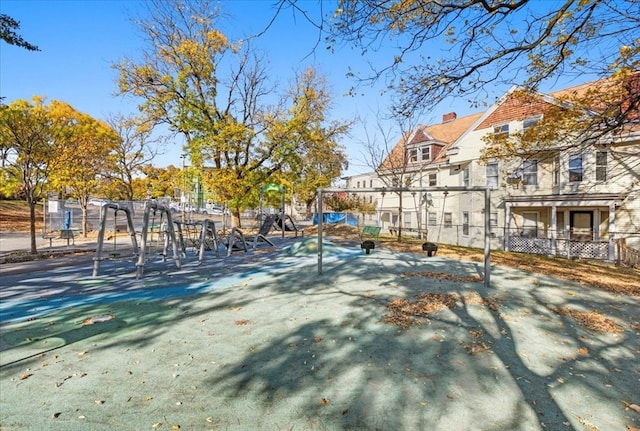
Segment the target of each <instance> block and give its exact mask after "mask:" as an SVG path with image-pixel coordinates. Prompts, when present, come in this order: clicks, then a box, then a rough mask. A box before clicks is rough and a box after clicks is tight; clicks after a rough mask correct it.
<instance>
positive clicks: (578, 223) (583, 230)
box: [569, 211, 593, 241]
mask: <svg viewBox="0 0 640 431" xmlns="http://www.w3.org/2000/svg"><path fill="white" fill-rule="evenodd" d="M569 214H570V217H571V220H570V223H571V239H572V240H574V241H593V211H571V212H570V213H569Z"/></svg>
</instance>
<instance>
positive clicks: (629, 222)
mask: <svg viewBox="0 0 640 431" xmlns="http://www.w3.org/2000/svg"><path fill="white" fill-rule="evenodd" d="M588 85H592V84H586V85H583V86H580V88H578V87H576V88H575V89H566V90H563V92H558V93H554V94H551V95H543V94H540V95H538V96H537V97H536V99H535V100H534V101H533V102H532V101H529V102H528V103H523V102H522V100H521V99H519V98H517V97H515V96H514V94H515V89H512V90H510V91H509V92H508V93H507V94H505V95H504V96H503V97H502V98H501V99H500V100H499V101H498V102H497V103H496V104H495V105H493V106H492V107H491V108H490V109H488V110H487V111H486V112H483V113H479V114H475V115H471V116H467V117H463V118H456V116H455V114H448V115H447V116H445V117H444V118H443V120H444V121H443V122H442V123H441V124H437V125H431V126H421V127H419V128H418V129H416V131H415V132H414V133H413V134H412V135H411V136H410V138H409V139H401V140H400V141H399V142H398V144H397V148H396V149H394V151H392V155H393V154H394V153H395V154H396V157H397V155H398V154H402V157H403V158H404V159H403V161H404V167H403V175H404V178H405V180H406V181H405V182H404V184H403V185H408V186H412V185H413V186H418V185H419V186H437V187H442V186H463V187H474V186H488V187H490V188H491V190H492V197H491V209H490V211H489V214H490V215H489V217H490V224H491V229H492V232H491V235H492V248H493V249H504V250H511V251H521V252H529V253H540V254H546V255H559V256H567V257H581V258H596V259H604V260H613V259H614V258H615V240H616V239H617V238H625V239H626V242H627V244H628V245H630V246H632V247H634V248H640V127H637V126H638V125H637V124H634V123H633V122H631V123H630V124H629V127H627V128H625V129H624V131H623V132H619V133H616V134H615V135H612V134H607V135H604V136H602V137H598V139H597V140H594V141H593V142H591V143H589V144H588V145H580V146H576V145H570V144H568V143H567V142H561V143H558V144H557V145H553V146H551V147H548V148H546V149H545V151H540V152H539V153H537V154H536V156H534V157H532V156H527V157H513V158H512V159H511V160H509V161H506V162H505V161H504V160H503V159H502V160H500V161H498V160H488V161H482V160H481V155H482V150H483V149H484V148H485V147H486V146H487V141H486V137H487V136H490V135H500V136H503V137H504V139H506V140H508V139H509V137H510V136H512V135H517V134H518V132H522V131H524V130H527V129H528V128H530V127H535V125H536V123H537V122H538V121H539V120H540V119H541V118H542V116H543V115H544V113H545V112H547V111H546V108H547V107H548V106H551V105H554V106H562V105H561V103H562V102H560V101H558V100H557V99H556V97H558V95H559V94H567V93H568V92H570V91H573V90H575V91H580V89H581V88H584V87H586V86H588ZM635 118H637V117H635ZM632 119H633V117H632ZM392 155H390V157H392ZM393 175H394V173H393V172H391V169H389V170H388V171H387V172H386V173H385V172H384V171H383V173H382V176H383V177H385V176H387V178H386V181H385V179H384V178H383V179H382V180H381V183H382V185H384V184H386V185H387V186H390V181H389V178H391V177H393ZM368 181H370V182H371V181H375V180H372V179H369V180H368ZM351 186H353V184H351ZM385 195H386V196H384V198H383V197H382V196H379V197H378V202H379V214H380V217H379V218H380V224H381V226H382V227H383V228H384V229H389V228H391V229H393V228H394V227H397V223H398V222H399V217H398V208H399V207H400V205H399V204H400V202H402V205H401V207H402V212H403V214H402V215H403V217H402V226H403V228H404V229H406V230H407V231H412V230H420V231H425V230H426V231H427V238H428V239H429V240H431V241H436V242H440V243H447V244H457V245H463V246H481V245H482V243H483V241H484V217H485V211H484V196H483V194H482V193H478V192H472V191H455V192H454V191H452V192H449V193H447V192H442V191H434V192H432V193H423V194H416V193H408V195H407V193H404V194H403V197H402V201H400V199H399V197H398V196H397V195H395V194H393V193H387V194H385ZM372 199H373V198H372ZM425 226H426V229H425Z"/></svg>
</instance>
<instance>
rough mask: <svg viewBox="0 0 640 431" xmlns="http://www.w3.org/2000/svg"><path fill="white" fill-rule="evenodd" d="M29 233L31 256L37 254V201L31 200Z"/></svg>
mask: <svg viewBox="0 0 640 431" xmlns="http://www.w3.org/2000/svg"><path fill="white" fill-rule="evenodd" d="M29 233H30V236H31V254H37V253H38V249H37V247H36V201H35V200H34V199H29Z"/></svg>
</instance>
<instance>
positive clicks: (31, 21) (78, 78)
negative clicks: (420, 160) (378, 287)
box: [0, 0, 476, 175]
mask: <svg viewBox="0 0 640 431" xmlns="http://www.w3.org/2000/svg"><path fill="white" fill-rule="evenodd" d="M274 3H275V0H221V1H220V6H221V7H222V8H223V10H224V11H226V12H227V13H229V14H230V15H231V18H230V20H229V21H228V22H226V23H225V24H224V25H223V27H222V28H221V30H222V31H223V33H225V34H226V35H227V36H228V37H229V38H230V39H232V40H235V39H238V38H242V37H245V36H247V35H251V34H255V33H257V32H260V31H262V30H263V29H264V28H265V27H266V25H267V24H268V22H269V21H270V20H271V18H272V17H273V15H274V12H275V11H274V9H273V4H274ZM298 5H299V6H300V7H302V8H304V9H306V10H307V11H308V12H309V13H310V14H311V15H312V16H318V14H319V10H318V8H319V2H318V1H316V0H299V1H298ZM330 7H331V3H330V2H327V1H326V0H325V2H324V8H325V12H326V11H328V10H329V9H330ZM142 9H143V4H142V2H141V1H139V0H108V1H107V0H66V1H58V0H2V1H0V13H3V14H7V15H9V16H11V17H12V18H14V19H16V20H18V21H19V22H20V30H19V31H18V32H19V34H20V35H21V36H22V37H23V38H24V39H26V40H27V41H28V42H30V43H32V44H35V45H37V46H38V47H39V48H40V49H41V51H40V52H32V51H27V50H25V49H22V48H18V47H14V46H10V45H7V44H6V43H4V42H2V43H0V95H1V96H4V97H5V100H4V102H5V103H9V102H11V101H13V100H16V99H30V98H31V97H32V96H34V95H39V96H46V97H47V98H48V99H49V100H52V99H55V100H60V101H64V102H67V103H69V104H71V105H72V106H73V107H74V108H75V109H77V110H79V111H82V112H86V113H88V114H90V115H91V116H93V117H95V118H100V119H105V118H108V117H109V116H111V115H114V114H128V113H132V112H136V103H135V101H133V100H131V99H124V98H122V97H119V96H115V95H114V94H115V92H116V90H117V87H116V78H117V76H116V74H115V72H114V70H113V69H112V68H111V67H110V65H111V64H113V63H114V62H117V61H118V60H121V59H123V58H124V57H130V58H136V56H137V55H138V53H139V51H140V48H141V47H142V46H143V42H142V40H141V38H140V35H139V33H138V30H137V28H136V26H135V25H134V24H133V23H132V21H131V17H133V16H139V13H140V11H141V10H142ZM318 37H319V36H318V30H317V29H316V28H314V27H313V26H311V25H310V24H309V23H308V22H306V21H305V20H304V19H303V17H302V16H301V15H300V14H297V15H295V16H294V15H293V14H292V12H291V10H285V11H284V12H282V13H281V14H280V15H279V17H278V18H277V20H276V22H275V23H274V25H273V26H272V27H271V28H270V29H269V31H268V32H267V33H266V34H265V35H264V36H262V37H261V38H260V39H259V40H257V41H254V42H253V43H252V46H253V47H254V48H258V49H260V50H262V51H263V52H264V53H265V54H266V55H267V56H268V58H269V61H270V71H271V74H272V76H273V77H274V78H275V80H276V81H278V82H279V86H280V90H282V91H284V90H285V89H286V88H287V87H288V86H289V84H290V83H291V81H292V80H293V77H294V74H295V72H296V71H302V70H303V69H304V68H306V67H307V66H309V65H314V66H315V67H316V68H317V69H318V70H319V71H320V72H321V73H323V74H324V75H326V76H327V80H328V82H329V86H330V88H331V90H332V92H333V95H334V101H335V103H334V108H333V110H332V117H333V118H336V119H351V118H355V117H359V118H362V119H363V120H364V121H365V122H366V128H367V129H368V130H369V132H370V133H371V132H375V130H374V129H375V128H376V121H377V118H378V117H379V113H384V112H386V107H387V104H388V101H387V99H386V96H381V95H380V88H371V87H362V86H361V87H359V91H358V92H357V94H358V95H357V96H356V97H349V96H345V93H346V92H347V91H348V90H349V88H350V87H351V86H352V85H354V81H352V80H349V79H347V78H346V74H347V72H348V70H349V68H351V69H353V70H355V71H359V72H362V73H366V72H367V71H368V70H369V66H368V62H369V61H372V60H374V61H375V60H376V58H375V57H378V59H380V58H385V56H386V58H391V57H390V56H391V55H392V54H391V53H390V52H389V51H387V50H384V49H381V50H379V52H376V53H373V52H370V53H368V55H367V57H366V58H364V57H362V56H361V55H360V54H359V53H358V52H356V51H353V50H351V49H349V48H346V47H344V48H341V49H340V50H338V51H337V52H336V53H333V54H332V53H330V52H329V51H327V50H326V49H325V45H324V44H323V43H322V40H321V41H320V44H319V45H318V46H317V47H315V44H316V42H317V41H318ZM314 47H315V50H314ZM380 85H382V84H380ZM451 111H455V112H457V113H458V115H459V116H462V115H467V114H470V113H474V112H476V109H475V108H471V107H469V106H468V104H466V103H464V102H463V103H460V102H452V103H450V104H443V105H441V106H440V107H439V109H438V110H437V111H434V112H433V113H432V114H431V117H428V118H421V119H420V122H421V123H422V124H431V123H435V122H439V121H440V120H441V118H442V114H444V113H447V112H451ZM364 127H365V126H363V125H362V124H357V125H355V126H354V128H353V129H352V134H351V136H350V137H349V138H346V139H345V140H344V141H343V142H342V143H343V145H345V147H346V148H347V153H348V155H349V158H350V168H349V170H348V171H347V172H346V173H347V174H349V175H351V174H357V173H364V172H368V171H370V170H371V169H370V168H369V167H367V166H366V163H365V162H364V161H363V159H364V157H363V154H365V153H366V152H365V151H364V149H363V147H362V142H363V141H365V140H366V136H365V133H364ZM393 139H394V140H395V138H393ZM180 154H181V148H180V145H174V146H173V147H172V148H169V149H168V150H167V151H166V153H165V154H164V155H161V156H159V157H158V158H157V160H156V161H155V164H156V165H157V166H166V165H168V164H174V165H178V164H179V160H180V158H179V156H180Z"/></svg>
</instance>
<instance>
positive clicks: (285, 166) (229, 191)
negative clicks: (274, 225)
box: [115, 0, 338, 225]
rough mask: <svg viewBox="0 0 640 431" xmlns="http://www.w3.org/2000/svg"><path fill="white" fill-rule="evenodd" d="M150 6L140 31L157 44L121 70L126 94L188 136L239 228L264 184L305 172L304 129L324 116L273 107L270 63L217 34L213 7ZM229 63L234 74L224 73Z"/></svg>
mask: <svg viewBox="0 0 640 431" xmlns="http://www.w3.org/2000/svg"><path fill="white" fill-rule="evenodd" d="M147 4H148V6H149V17H150V18H149V21H147V22H142V23H141V30H142V32H143V33H144V34H145V35H146V36H147V37H148V40H149V42H150V46H149V48H148V50H146V51H145V52H144V53H143V56H142V57H143V61H142V62H140V63H135V62H132V61H127V60H124V61H122V62H120V63H119V64H117V65H115V67H116V69H117V70H118V72H119V74H120V80H119V87H120V91H121V92H122V93H123V94H129V95H133V96H136V97H140V98H142V99H143V103H142V105H141V107H140V108H141V111H142V112H143V113H144V114H145V115H146V116H147V117H148V119H150V120H151V121H152V122H153V123H154V124H166V125H168V127H169V129H170V130H172V131H174V132H176V133H179V134H181V135H182V136H183V137H184V140H185V146H186V148H185V150H186V152H187V153H188V155H189V158H190V161H191V165H192V166H193V167H195V168H197V169H199V170H200V171H201V179H202V181H204V182H206V184H207V186H208V188H209V190H212V191H213V192H214V193H215V194H216V195H217V196H219V197H220V198H221V199H223V200H224V201H225V202H227V203H228V204H229V207H230V209H231V211H232V214H233V218H234V220H233V221H234V224H235V225H239V221H240V218H239V215H240V211H241V210H242V209H244V208H247V207H255V206H256V205H257V202H258V191H259V188H260V185H261V184H266V183H268V182H272V181H273V180H274V179H277V178H281V177H282V176H283V175H285V176H287V175H288V174H289V173H291V175H293V174H292V173H293V172H299V171H300V169H299V167H300V165H299V162H300V152H301V151H303V152H304V150H301V148H303V146H304V143H305V141H303V140H302V139H301V138H302V137H303V133H302V130H309V131H311V130H313V129H314V127H316V130H317V125H318V123H317V117H313V116H311V115H310V112H297V111H296V110H295V109H294V107H295V106H294V105H295V104H296V101H295V100H291V99H290V98H289V99H287V97H281V98H280V100H276V101H275V102H274V94H275V89H274V88H273V86H272V85H270V84H269V81H268V73H267V70H266V64H267V63H266V60H264V59H262V58H261V57H259V56H258V55H257V54H256V53H253V52H251V50H250V47H249V46H248V45H247V44H245V45H244V46H243V45H241V44H239V43H238V44H233V43H231V42H229V41H228V40H227V38H226V37H225V36H224V35H223V34H222V33H221V32H220V31H218V30H217V29H215V27H214V25H215V23H216V21H217V19H218V18H219V11H218V10H217V9H215V8H213V7H211V3H210V2H208V1H203V2H185V1H178V2H175V1H168V0H154V1H151V2H149V3H147ZM227 63H229V64H231V65H232V69H231V72H230V73H229V74H226V75H223V74H222V73H221V72H220V69H221V67H220V65H221V64H227ZM311 83H313V85H315V84H316V83H318V81H314V80H309V81H308V84H311ZM317 91H320V89H317ZM294 94H297V93H295V92H294ZM288 104H291V107H289V108H287V105H288ZM310 106H312V105H309V107H310ZM322 106H323V107H326V106H327V105H326V104H323V105H322ZM306 109H309V108H306ZM332 128H333V126H332V127H331V128H329V129H332ZM325 132H326V131H325ZM329 132H330V130H329ZM337 136H338V134H337V132H336V133H334V134H332V133H326V137H327V138H329V139H335V137H337ZM314 142H322V141H321V140H317V141H314ZM326 142H328V141H325V143H326ZM331 145H333V144H331ZM329 149H330V150H331V151H333V149H332V148H329ZM205 167H206V168H207V169H204V168H205ZM289 178H290V177H289Z"/></svg>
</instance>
